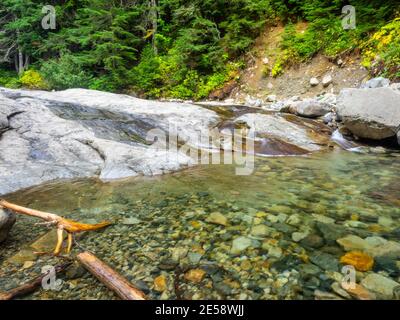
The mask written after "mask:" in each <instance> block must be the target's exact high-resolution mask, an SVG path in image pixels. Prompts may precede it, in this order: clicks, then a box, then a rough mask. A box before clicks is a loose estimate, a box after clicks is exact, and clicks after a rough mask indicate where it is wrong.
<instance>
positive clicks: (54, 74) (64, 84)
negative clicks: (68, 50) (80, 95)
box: [40, 54, 92, 90]
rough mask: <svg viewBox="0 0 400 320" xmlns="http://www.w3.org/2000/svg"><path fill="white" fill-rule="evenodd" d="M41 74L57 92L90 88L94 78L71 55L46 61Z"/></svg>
mask: <svg viewBox="0 0 400 320" xmlns="http://www.w3.org/2000/svg"><path fill="white" fill-rule="evenodd" d="M40 73H41V74H42V75H43V77H44V78H45V79H46V81H47V82H48V84H49V87H50V89H55V90H63V89H68V88H88V87H89V84H90V81H91V80H92V76H90V75H89V74H88V73H87V72H85V71H84V70H83V69H82V66H81V65H80V64H79V63H78V62H77V61H76V59H74V57H73V56H72V55H70V54H64V55H62V56H61V58H59V59H52V60H48V61H46V62H45V63H43V65H42V67H41V69H40Z"/></svg>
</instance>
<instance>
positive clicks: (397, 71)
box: [362, 18, 400, 79]
mask: <svg viewBox="0 0 400 320" xmlns="http://www.w3.org/2000/svg"><path fill="white" fill-rule="evenodd" d="M362 63H363V65H364V66H365V67H366V68H369V69H371V70H372V73H373V74H374V75H378V74H381V75H383V76H386V77H389V78H392V79H400V18H396V19H394V20H393V21H392V22H390V23H388V24H387V25H385V26H383V27H382V28H381V29H380V30H379V31H377V32H376V33H375V34H374V35H373V36H372V37H371V39H370V40H369V41H367V42H366V43H365V44H364V46H363V61H362ZM373 69H376V70H373Z"/></svg>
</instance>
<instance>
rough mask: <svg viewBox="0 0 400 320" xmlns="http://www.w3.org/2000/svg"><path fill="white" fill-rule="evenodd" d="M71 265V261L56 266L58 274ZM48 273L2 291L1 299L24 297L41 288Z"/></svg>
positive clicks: (0, 293)
mask: <svg viewBox="0 0 400 320" xmlns="http://www.w3.org/2000/svg"><path fill="white" fill-rule="evenodd" d="M70 265H71V262H68V263H64V264H62V265H59V266H56V267H55V272H56V274H60V273H62V272H64V270H65V269H67V268H68V267H69V266H70ZM48 274H49V273H48V272H47V273H45V274H42V275H41V276H39V277H37V278H35V279H34V280H32V281H29V282H27V283H25V284H23V285H21V286H19V287H17V288H14V289H11V290H9V291H6V292H0V300H12V299H14V298H17V297H23V296H25V295H27V294H29V293H32V292H34V291H35V290H36V289H37V288H39V287H40V286H41V285H42V282H43V279H44V277H46V276H47V275H48Z"/></svg>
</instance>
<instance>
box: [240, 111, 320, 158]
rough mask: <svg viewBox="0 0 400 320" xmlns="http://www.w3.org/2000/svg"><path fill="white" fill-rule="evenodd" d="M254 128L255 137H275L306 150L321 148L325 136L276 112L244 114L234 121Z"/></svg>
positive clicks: (311, 150)
mask: <svg viewBox="0 0 400 320" xmlns="http://www.w3.org/2000/svg"><path fill="white" fill-rule="evenodd" d="M235 122H236V123H246V124H247V125H248V126H249V127H250V128H254V130H255V134H256V136H257V137H261V138H269V139H276V140H279V141H282V142H284V143H286V144H290V145H292V146H293V147H296V148H301V149H302V150H304V151H306V152H313V151H318V150H321V148H322V147H321V140H323V139H324V138H326V136H323V135H319V134H318V133H317V132H315V131H313V130H311V129H309V128H307V127H304V126H301V125H299V124H297V123H294V122H291V121H288V120H286V119H285V118H282V117H280V116H279V115H277V114H271V115H268V114H258V113H250V114H245V115H243V116H241V117H239V118H238V119H236V121H235Z"/></svg>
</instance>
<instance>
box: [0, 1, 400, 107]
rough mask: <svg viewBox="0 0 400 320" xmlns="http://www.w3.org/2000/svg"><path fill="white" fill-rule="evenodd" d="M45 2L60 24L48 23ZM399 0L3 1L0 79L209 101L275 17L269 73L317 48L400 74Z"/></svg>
mask: <svg viewBox="0 0 400 320" xmlns="http://www.w3.org/2000/svg"><path fill="white" fill-rule="evenodd" d="M346 4H350V5H353V6H355V7H356V10H357V27H356V28H355V29H353V30H344V29H343V28H342V25H341V15H342V11H341V10H342V7H343V6H344V5H346ZM46 5H47V6H48V5H51V6H53V7H54V8H55V29H53V28H51V29H43V27H42V24H41V21H42V20H43V18H44V17H45V15H46V11H43V7H44V6H46ZM399 8H400V4H399V2H398V1H396V0H391V1H384V2H382V1H380V0H373V1H367V0H353V1H341V0H334V1H327V0H301V1H294V0H229V1H227V0H194V1H183V0H118V1H115V0H111V1H110V0H90V1H88V0H51V1H50V0H48V1H41V0H2V1H1V4H0V17H1V18H0V68H1V69H0V70H1V73H0V85H1V86H6V87H10V88H18V87H28V88H32V89H50V90H53V89H54V90H62V89H67V88H74V87H79V88H90V89H96V90H103V91H110V92H124V93H130V94H135V95H138V96H141V97H147V98H161V97H168V98H182V99H204V98H207V97H208V96H209V95H210V93H211V92H213V91H214V90H216V89H218V88H221V87H222V86H223V85H224V84H225V83H226V82H228V81H236V80H237V79H238V77H239V76H240V71H241V69H242V68H243V67H244V64H245V58H246V54H248V53H249V52H250V51H251V47H252V45H253V44H254V41H255V39H256V38H257V36H258V35H259V34H260V32H261V31H262V30H263V29H264V28H265V27H266V26H268V25H274V24H277V23H283V24H284V25H285V26H286V27H285V28H286V30H285V34H284V37H283V41H282V43H281V49H282V50H281V52H282V54H281V56H280V58H279V59H278V61H277V62H276V63H275V65H274V66H273V68H272V70H271V74H272V76H277V75H279V74H280V73H282V72H283V71H284V69H285V68H287V67H289V66H291V65H294V64H296V63H298V62H302V61H307V60H308V59H311V58H312V57H313V56H315V54H317V53H322V54H324V55H325V56H327V57H331V58H335V57H338V56H340V55H343V54H347V53H349V52H352V51H354V50H359V51H361V52H362V53H363V55H364V65H365V66H366V67H368V68H370V69H371V70H372V71H373V72H374V75H384V76H386V77H389V78H391V79H399V78H400V71H399V65H400V57H399V56H400V53H399V52H400V20H398V19H397V18H398V17H399ZM298 21H305V22H307V23H308V27H307V30H306V31H305V32H303V33H299V32H297V31H296V30H295V28H294V27H293V26H294V23H296V22H298Z"/></svg>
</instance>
